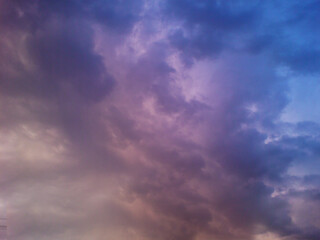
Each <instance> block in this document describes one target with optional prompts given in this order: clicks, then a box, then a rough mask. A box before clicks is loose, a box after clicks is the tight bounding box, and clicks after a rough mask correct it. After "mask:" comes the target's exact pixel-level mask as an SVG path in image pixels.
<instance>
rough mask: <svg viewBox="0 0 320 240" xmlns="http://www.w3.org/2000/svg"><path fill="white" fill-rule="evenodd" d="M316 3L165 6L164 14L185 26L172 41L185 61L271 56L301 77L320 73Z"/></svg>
mask: <svg viewBox="0 0 320 240" xmlns="http://www.w3.org/2000/svg"><path fill="white" fill-rule="evenodd" d="M319 7H320V5H319V3H318V2H317V1H305V2H301V1H292V2H290V4H288V5H286V4H283V3H282V2H281V1H277V0H274V1H268V2H263V1H254V0H252V1H247V2H244V1H232V2H229V1H202V2H201V3H199V2H198V1H183V2H181V1H175V0H172V1H166V4H165V7H164V9H165V12H166V14H168V15H169V16H170V17H171V18H172V19H174V20H176V21H177V24H180V25H181V28H178V29H177V30H174V31H173V32H172V35H171V36H170V38H169V39H170V41H171V43H172V44H173V45H174V46H175V47H177V48H178V49H179V50H181V51H182V53H183V55H184V56H185V57H187V58H188V57H195V58H203V57H212V56H216V55H217V54H219V53H221V52H222V51H224V50H236V51H239V50H240V51H249V52H251V53H258V52H261V51H267V52H269V53H270V54H271V55H272V56H273V58H274V59H275V60H276V61H278V62H279V63H282V64H285V65H287V66H289V67H290V68H292V69H293V70H295V71H298V72H301V73H316V72H318V70H319V66H318V63H319V62H320V61H318V59H319V49H318V47H317V46H318V44H319V40H320V39H319V37H317V35H319V34H309V33H310V32H314V33H318V32H319V30H318V28H317V26H316V25H315V22H317V20H318V18H319V17H318V14H317V11H318V9H319Z"/></svg>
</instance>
